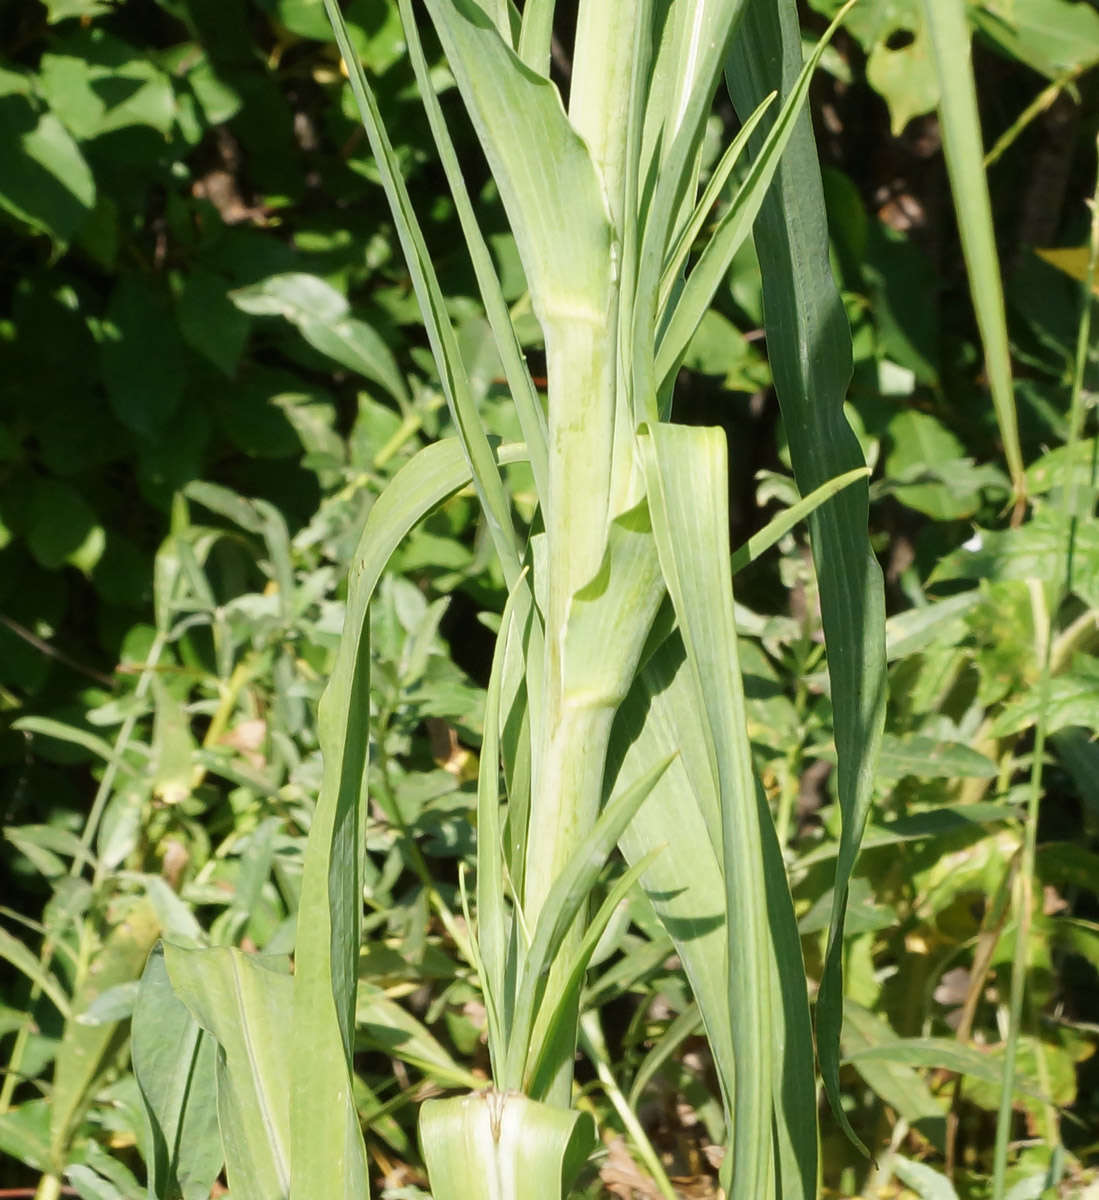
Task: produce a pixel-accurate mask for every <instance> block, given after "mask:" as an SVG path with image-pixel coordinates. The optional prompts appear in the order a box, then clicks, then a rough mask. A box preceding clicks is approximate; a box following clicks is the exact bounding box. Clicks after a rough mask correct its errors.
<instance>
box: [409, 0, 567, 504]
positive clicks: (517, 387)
mask: <svg viewBox="0 0 1099 1200" xmlns="http://www.w3.org/2000/svg"><path fill="white" fill-rule="evenodd" d="M504 2H505V4H506V2H507V0H504ZM400 5H401V20H402V22H403V24H404V28H405V34H406V36H407V38H408V50H409V57H410V58H411V59H412V67H413V70H414V71H415V73H416V82H417V83H418V84H419V88H420V96H421V97H422V99H423V102H424V108H425V110H426V111H427V119H428V122H429V123H430V125H431V133H432V136H433V137H434V139H435V146H436V148H437V149H438V151H439V159H440V161H441V162H442V164H443V170H444V171H445V172H446V177H447V183H448V184H449V185H450V192H451V195H452V196H453V197H454V205H455V208H456V209H457V211H458V220H459V221H460V222H461V225H462V234H463V235H464V237H465V241H466V249H467V250H468V251H469V256H470V259H471V261H472V263H473V271H474V274H475V275H476V276H477V287H478V289H479V290H480V293H481V299H482V301H483V302H484V306H485V315H486V316H487V317H488V322H489V325H490V326H491V327H492V333H493V336H494V337H495V339H496V346H497V349H498V350H499V352H500V360H501V362H502V363H503V366H504V375H505V377H506V379H507V381H508V387H509V388H510V389H511V395H512V398H513V399H514V401H515V408H516V411H517V412H518V414H519V423H520V426H521V427H522V430H523V436H524V437H525V438H526V441H527V448H528V450H529V452H530V465H531V470H532V471H533V472H534V483H535V487H536V489H537V491H538V495H539V497H540V499H541V500H542V502H543V503H545V498H546V494H547V491H548V488H549V475H548V472H549V467H548V465H547V463H546V417H545V413H544V412H543V411H542V406H541V404H540V403H539V400H538V394H537V392H536V391H535V389H534V383H533V381H532V380H531V377H530V371H528V370H527V365H526V361H525V359H524V358H523V352H522V350H521V349H520V347H519V341H518V338H517V337H516V335H515V327H514V326H513V325H512V323H511V315H510V313H509V312H508V307H507V303H506V302H505V300H504V295H503V292H502V290H501V288H500V280H499V278H498V277H497V275H496V271H495V269H494V267H493V262H492V256H491V254H490V253H489V249H488V245H487V244H486V242H485V238H484V235H483V234H482V233H481V227H480V225H479V224H478V223H477V216H476V214H475V213H474V211H473V204H472V202H471V200H470V198H469V191H468V189H467V188H466V185H465V179H464V177H463V175H462V169H461V166H460V165H459V163H458V155H457V152H456V151H455V149H454V143H453V141H452V140H451V137H450V132H449V130H448V129H447V127H446V122H445V121H444V119H443V113H442V109H441V107H440V105H439V101H438V98H437V97H436V95H435V89H434V87H433V85H432V82H431V76H430V73H429V70H428V65H427V59H426V57H425V55H424V51H423V46H422V45H421V43H420V35H419V32H418V30H417V26H416V20H415V18H414V17H413V15H412V5H411V0H400Z"/></svg>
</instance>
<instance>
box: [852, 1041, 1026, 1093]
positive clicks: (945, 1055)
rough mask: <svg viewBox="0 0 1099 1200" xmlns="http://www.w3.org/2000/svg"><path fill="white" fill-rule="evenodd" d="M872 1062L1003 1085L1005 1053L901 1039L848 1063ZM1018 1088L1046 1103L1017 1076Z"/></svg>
mask: <svg viewBox="0 0 1099 1200" xmlns="http://www.w3.org/2000/svg"><path fill="white" fill-rule="evenodd" d="M872 1060H885V1061H887V1062H896V1063H904V1064H905V1065H907V1066H910V1067H924V1068H928V1069H940V1070H947V1071H957V1072H958V1074H959V1075H971V1076H972V1077H973V1078H974V1079H982V1080H984V1082H985V1083H991V1084H996V1085H999V1083H1000V1081H1001V1079H1002V1078H1003V1073H1004V1069H1003V1052H1002V1049H1001V1050H1000V1051H997V1052H995V1053H986V1052H984V1051H981V1050H979V1049H977V1047H975V1046H967V1045H965V1044H964V1043H962V1042H958V1041H955V1040H954V1039H953V1038H935V1037H922V1038H897V1039H896V1040H894V1041H891V1042H879V1043H877V1044H876V1045H872V1046H866V1047H865V1048H863V1049H860V1050H853V1051H852V1052H851V1053H850V1054H848V1056H847V1061H848V1062H850V1063H854V1064H856V1065H857V1064H858V1063H860V1062H867V1061H872ZM1015 1086H1016V1089H1017V1090H1018V1091H1019V1092H1021V1093H1023V1094H1024V1095H1028V1096H1033V1097H1035V1098H1036V1099H1038V1100H1045V1099H1047V1098H1046V1097H1044V1096H1043V1094H1042V1093H1041V1092H1040V1091H1039V1090H1037V1089H1035V1088H1032V1087H1031V1086H1030V1085H1029V1084H1027V1083H1026V1082H1025V1081H1024V1080H1023V1079H1021V1078H1019V1077H1016V1080H1015Z"/></svg>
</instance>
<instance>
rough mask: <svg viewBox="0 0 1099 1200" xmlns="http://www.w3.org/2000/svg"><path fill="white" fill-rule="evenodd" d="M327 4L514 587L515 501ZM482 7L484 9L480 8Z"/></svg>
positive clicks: (353, 59)
mask: <svg viewBox="0 0 1099 1200" xmlns="http://www.w3.org/2000/svg"><path fill="white" fill-rule="evenodd" d="M324 6H325V10H326V11H327V13H328V18H329V20H330V21H331V22H332V28H333V31H334V32H335V35H336V41H337V43H338V45H339V47H340V53H341V55H342V56H343V60H344V64H345V65H346V67H347V74H348V78H349V80H350V83H351V90H352V92H353V93H354V96H355V101H356V103H357V104H358V107H359V114H360V116H361V117H362V121H363V125H364V127H365V129H366V136H367V138H368V140H369V142H370V148H371V150H372V151H373V153H374V158H375V161H376V163H377V165H378V172H379V174H380V175H381V178H382V186H383V187H384V188H385V194H386V198H387V199H388V201H389V207H390V210H391V211H392V213H393V220H394V223H395V224H396V226H397V235H398V237H399V238H400V241H401V248H402V249H403V250H404V255H405V260H406V262H407V263H408V269H409V273H410V274H411V276H412V282H413V286H414V287H415V289H416V298H417V299H418V300H419V302H420V311H421V313H422V315H423V318H424V327H425V329H426V330H427V335H428V340H429V341H430V342H431V349H432V353H433V355H434V357H435V362H436V364H437V366H438V368H439V371H440V375H441V377H442V384H443V390H444V392H445V393H446V397H447V403H448V404H449V406H450V411H451V414H452V416H453V418H454V423H455V425H456V426H457V428H458V433H459V436H460V437H461V439H462V446H463V448H464V450H465V452H466V454H467V455H468V457H469V461H470V470H471V473H472V477H473V480H474V485H475V486H476V488H477V496H478V499H479V500H480V502H481V508H482V511H483V512H484V515H485V521H486V522H487V524H488V529H489V533H490V535H491V537H492V542H493V546H494V547H495V549H496V552H497V554H498V555H499V557H500V564H501V566H502V567H503V570H504V577H505V579H506V580H507V582H508V586H509V587H511V586H512V585H513V584H514V583H515V580H516V579H517V578H518V577H519V571H520V556H519V552H518V547H517V542H516V536H515V529H514V527H513V524H512V520H511V511H510V505H509V502H508V498H507V493H506V492H505V490H504V484H503V480H502V479H501V478H500V473H499V470H498V468H497V467H496V464H495V461H494V459H493V456H492V450H491V448H490V446H489V443H488V437H487V436H486V434H485V431H484V429H483V428H482V426H481V422H480V418H479V416H478V413H477V410H476V405H475V404H474V402H473V397H472V395H471V393H470V389H469V381H468V380H467V379H466V377H465V371H464V368H463V366H462V358H461V353H460V351H459V349H458V343H457V339H456V338H455V335H454V329H453V327H452V326H451V323H450V317H449V316H448V314H447V310H446V302H445V300H444V298H443V293H442V289H441V288H440V286H439V280H438V277H437V276H436V274H435V268H434V266H433V265H432V260H431V255H430V253H429V251H428V249H427V244H426V242H425V241H424V236H423V231H422V230H421V228H420V224H419V222H418V221H417V219H416V213H415V210H414V209H413V207H412V200H411V197H410V196H409V194H408V188H407V186H406V184H405V181H404V179H403V177H402V175H401V170H400V164H399V163H398V161H397V156H396V154H395V153H394V150H393V146H392V144H391V143H390V140H389V135H388V134H387V132H386V129H385V125H384V124H383V122H382V118H381V114H380V112H379V111H378V106H377V103H376V101H375V98H374V93H373V91H372V90H371V88H370V85H369V84H368V83H367V81H366V75H365V74H364V73H363V69H362V65H361V63H360V62H359V59H358V56H357V55H356V54H355V51H354V48H353V46H352V44H351V38H350V35H349V34H348V31H347V25H346V23H345V22H344V19H343V14H342V13H341V12H340V9H339V5H338V4H337V3H336V0H324ZM478 11H479V12H480V10H478ZM482 16H484V14H482ZM484 19H485V20H487V19H488V18H487V17H485V18H484ZM494 32H495V29H494Z"/></svg>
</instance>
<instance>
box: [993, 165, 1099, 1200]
mask: <svg viewBox="0 0 1099 1200" xmlns="http://www.w3.org/2000/svg"><path fill="white" fill-rule="evenodd" d="M1097 275H1099V180H1097V182H1096V188H1095V192H1094V194H1093V198H1092V202H1091V230H1090V244H1089V254H1088V270H1087V277H1086V279H1085V280H1084V285H1083V301H1082V306H1083V307H1082V312H1081V314H1080V325H1079V329H1078V330H1077V338H1076V356H1075V361H1074V366H1073V376H1072V392H1071V399H1070V405H1069V434H1068V440H1067V443H1066V447H1067V453H1066V455H1065V468H1064V469H1065V472H1066V475H1067V478H1066V480H1065V483H1064V486H1063V488H1062V491H1061V498H1060V510H1059V514H1058V516H1059V523H1060V526H1061V535H1062V537H1063V539H1064V553H1063V554H1062V556H1061V557H1060V558H1059V559H1058V562H1057V571H1056V574H1055V576H1054V578H1053V581H1052V586H1051V588H1050V603H1049V606H1048V610H1047V612H1046V628H1045V630H1044V637H1043V650H1042V671H1041V676H1040V678H1039V680H1038V683H1037V687H1038V689H1039V690H1040V692H1041V694H1043V695H1045V696H1048V695H1049V688H1050V683H1051V680H1052V678H1053V671H1052V655H1053V645H1054V632H1055V628H1056V623H1057V619H1058V616H1059V614H1060V611H1061V609H1062V608H1063V606H1064V602H1065V600H1066V598H1067V597H1068V595H1069V593H1070V592H1071V590H1072V581H1073V542H1074V540H1075V535H1076V525H1077V521H1078V515H1077V512H1076V498H1077V495H1078V483H1077V473H1078V472H1077V467H1078V465H1079V460H1080V453H1081V450H1082V448H1083V446H1082V434H1083V429H1084V422H1085V421H1086V419H1087V405H1086V403H1085V400H1084V373H1085V371H1086V369H1087V361H1088V352H1089V349H1090V345H1091V323H1092V310H1093V307H1094V304H1095V291H1094V288H1095V282H1096V278H1097ZM1093 466H1094V464H1093ZM1093 473H1094V472H1093ZM1092 483H1093V484H1094V479H1093V480H1092ZM1048 727H1049V705H1048V704H1046V703H1043V704H1041V705H1040V706H1039V709H1038V720H1037V723H1036V725H1035V730H1034V751H1033V759H1032V765H1031V770H1030V785H1029V787H1028V789H1027V807H1026V816H1025V817H1024V823H1023V852H1022V858H1021V861H1020V863H1019V871H1018V874H1017V876H1016V880H1015V887H1014V889H1013V892H1012V902H1013V908H1014V910H1015V919H1016V935H1015V956H1014V959H1013V960H1012V967H1011V995H1010V1000H1009V1008H1008V1025H1007V1035H1006V1042H1005V1046H1004V1068H1003V1079H1002V1082H1001V1085H1000V1103H999V1108H998V1111H997V1114H996V1142H995V1145H994V1147H993V1158H992V1196H993V1200H1003V1197H1004V1192H1005V1188H1006V1186H1007V1152H1008V1143H1009V1141H1010V1138H1011V1126H1012V1123H1013V1115H1014V1097H1015V1074H1016V1071H1015V1063H1016V1051H1017V1046H1018V1041H1019V1034H1020V1029H1021V1027H1022V1019H1023V1006H1024V1003H1025V1000H1026V982H1027V972H1028V971H1029V967H1030V931H1031V921H1032V913H1033V905H1034V877H1035V858H1036V855H1037V845H1038V817H1039V812H1040V808H1041V801H1042V785H1043V775H1044V769H1045V754H1046V741H1047V738H1048Z"/></svg>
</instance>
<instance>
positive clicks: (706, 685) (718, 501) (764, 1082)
mask: <svg viewBox="0 0 1099 1200" xmlns="http://www.w3.org/2000/svg"><path fill="white" fill-rule="evenodd" d="M648 439H649V443H650V444H649V446H648V447H647V448H646V452H645V476H646V481H647V484H648V491H649V504H650V507H651V509H652V517H653V532H654V535H655V537H656V544H657V549H658V551H659V554H660V565H661V569H662V570H663V573H664V578H665V581H666V582H667V585H668V592H669V594H670V596H671V598H672V603H673V604H674V605H675V611H676V616H677V617H678V619H679V627H680V630H681V631H682V635H683V644H684V647H685V649H686V651H687V661H688V663H689V665H690V671H691V675H692V678H693V679H694V682H695V687H696V689H697V694H698V698H699V700H700V702H701V703H700V709H701V712H702V713H703V714H704V715H705V726H704V733H705V735H706V739H707V741H708V743H709V747H708V749H709V754H710V756H711V759H712V762H713V769H714V773H715V776H716V778H717V781H718V787H719V795H720V801H721V862H722V874H723V876H724V879H725V896H726V910H727V913H728V964H729V968H728V969H729V980H728V982H729V993H728V994H729V1006H730V1009H731V1011H732V1033H733V1049H734V1052H735V1054H736V1077H735V1079H734V1081H733V1146H732V1153H733V1159H734V1161H735V1163H736V1170H735V1172H734V1175H733V1183H732V1191H731V1193H730V1194H731V1196H732V1200H742V1198H743V1200H748V1198H752V1197H758V1196H762V1195H763V1194H764V1192H765V1190H766V1187H767V1180H768V1177H769V1173H770V1170H771V1137H770V1133H771V1115H772V1104H773V1099H772V1083H773V1080H772V1063H771V1053H772V1022H771V1013H772V998H771V983H772V979H771V959H770V936H769V930H768V921H767V906H766V898H765V897H766V879H765V876H764V871H763V862H762V853H761V829H760V819H759V817H760V814H759V808H758V805H757V800H756V786H755V779H754V775H753V769H752V756H751V747H750V746H749V743H748V727H747V715H746V710H745V704H744V692H743V683H742V681H741V677H740V671H739V667H738V655H737V635H736V623H735V620H734V617H733V593H732V587H731V580H732V567H731V564H730V561H729V550H728V545H729V536H728V528H729V516H728V482H727V480H728V465H727V459H726V453H725V438H724V434H723V433H722V432H721V431H720V430H716V429H700V428H697V429H696V428H687V427H683V426H671V425H656V426H650V427H649V430H648Z"/></svg>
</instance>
